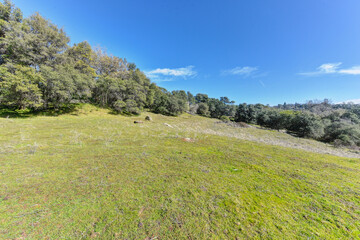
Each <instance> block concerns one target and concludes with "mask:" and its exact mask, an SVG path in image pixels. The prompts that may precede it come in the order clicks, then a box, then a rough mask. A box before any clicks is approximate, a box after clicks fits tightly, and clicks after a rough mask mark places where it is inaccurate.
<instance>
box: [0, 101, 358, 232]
mask: <svg viewBox="0 0 360 240" xmlns="http://www.w3.org/2000/svg"><path fill="white" fill-rule="evenodd" d="M146 115H150V116H151V117H152V118H153V121H152V122H144V123H143V124H134V123H133V121H134V120H143V119H144V118H145V116H146ZM217 122H218V120H214V119H207V118H202V117H199V116H191V115H187V114H184V115H182V116H180V117H178V118H174V117H166V116H162V115H156V114H151V113H144V114H142V115H141V116H136V117H124V116H118V115H112V114H108V113H107V111H106V110H103V109H97V108H95V107H92V106H88V105H85V106H84V107H83V109H81V110H79V112H78V114H77V115H73V114H64V115H60V116H58V117H47V116H36V117H29V118H8V119H7V118H0V238H2V239H88V238H99V239H358V238H360V207H359V206H360V160H359V159H358V157H359V155H358V154H357V153H351V152H348V151H346V150H338V149H334V148H332V147H330V146H328V145H325V144H322V143H318V142H315V141H312V140H306V139H298V138H294V137H291V136H289V135H287V134H283V133H278V132H274V131H264V130H259V129H255V128H246V129H245V128H234V127H230V126H227V125H226V124H224V123H217ZM166 124H167V125H166ZM188 138H189V139H188ZM270 144H271V145H270ZM286 146H291V147H295V148H299V149H293V148H287V147H286ZM301 149H303V150H301ZM304 150H306V151H304ZM312 151H313V152H312ZM315 152H320V153H331V154H333V155H338V156H333V155H329V154H327V155H325V154H319V153H315ZM339 156H351V157H353V158H345V157H339ZM356 157H357V158H356Z"/></svg>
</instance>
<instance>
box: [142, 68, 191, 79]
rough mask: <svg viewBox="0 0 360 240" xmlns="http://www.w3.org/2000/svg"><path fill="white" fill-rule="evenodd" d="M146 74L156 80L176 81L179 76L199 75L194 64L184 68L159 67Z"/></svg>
mask: <svg viewBox="0 0 360 240" xmlns="http://www.w3.org/2000/svg"><path fill="white" fill-rule="evenodd" d="M145 74H146V76H147V77H148V78H150V79H151V80H153V81H155V82H166V81H174V80H175V78H177V77H182V78H187V77H194V76H196V75H197V72H196V71H195V70H194V66H187V67H182V68H157V69H154V70H151V71H146V72H145Z"/></svg>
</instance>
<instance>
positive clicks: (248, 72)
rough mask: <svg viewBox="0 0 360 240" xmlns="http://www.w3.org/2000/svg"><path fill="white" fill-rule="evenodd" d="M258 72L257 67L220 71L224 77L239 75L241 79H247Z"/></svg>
mask: <svg viewBox="0 0 360 240" xmlns="http://www.w3.org/2000/svg"><path fill="white" fill-rule="evenodd" d="M257 71H258V68H257V67H248V66H246V67H235V68H232V69H228V70H225V71H222V73H223V74H225V75H239V76H243V77H249V76H251V75H253V74H255V73H256V72H257Z"/></svg>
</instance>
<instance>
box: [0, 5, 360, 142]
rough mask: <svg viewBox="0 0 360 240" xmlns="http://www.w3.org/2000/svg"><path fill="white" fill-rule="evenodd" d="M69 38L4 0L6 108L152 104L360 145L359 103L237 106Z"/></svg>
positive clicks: (0, 93) (0, 38)
mask: <svg viewBox="0 0 360 240" xmlns="http://www.w3.org/2000/svg"><path fill="white" fill-rule="evenodd" d="M69 42H70V38H69V36H67V34H66V33H65V32H64V30H63V29H61V28H59V27H58V26H56V25H55V24H53V23H52V22H51V21H50V20H48V19H45V18H43V17H42V16H41V15H40V14H39V13H35V14H33V15H32V16H30V17H28V18H24V17H23V14H22V12H21V10H20V9H19V8H17V7H15V6H14V5H13V4H12V3H11V1H9V0H5V1H4V2H2V3H0V107H1V108H12V109H30V110H31V111H44V110H48V109H60V108H62V107H64V106H68V105H69V104H74V103H92V104H96V105H98V106H101V107H106V108H110V109H112V111H114V112H116V113H120V114H139V113H140V112H141V111H143V110H144V109H147V110H149V111H152V112H155V113H160V114H164V115H171V116H177V115H179V114H181V113H184V112H189V113H191V114H199V115H201V116H205V117H211V118H218V119H222V120H223V121H235V122H245V123H249V124H257V125H261V126H263V127H267V128H271V129H277V130H281V129H283V130H286V131H288V132H290V133H292V134H296V135H297V136H300V137H308V138H314V139H317V140H321V141H324V142H330V143H334V144H337V145H346V146H352V147H356V146H357V147H359V146H360V128H359V123H360V120H359V119H360V108H359V106H358V105H352V104H342V105H339V104H338V105H334V104H330V103H329V101H328V100H325V101H323V102H313V101H312V102H308V103H306V104H298V103H296V104H286V103H284V104H282V105H278V106H276V107H269V106H264V105H261V104H255V105H252V104H250V105H247V104H240V105H235V102H234V101H231V100H230V99H229V98H228V97H221V98H220V99H216V98H210V97H209V96H208V95H206V94H202V93H199V94H196V95H193V94H191V93H190V92H185V91H183V90H180V91H171V92H170V91H168V90H166V89H164V88H161V87H159V86H157V85H156V84H155V83H152V82H151V81H150V79H148V78H147V77H146V75H145V74H144V73H143V72H142V71H141V70H140V69H139V68H137V66H136V65H135V64H134V63H130V62H128V61H127V60H126V59H124V58H119V57H116V56H113V55H111V54H109V53H107V52H106V51H105V50H104V49H101V48H94V47H92V46H91V45H90V44H89V43H88V42H86V41H84V42H81V43H77V44H74V45H73V46H70V45H69Z"/></svg>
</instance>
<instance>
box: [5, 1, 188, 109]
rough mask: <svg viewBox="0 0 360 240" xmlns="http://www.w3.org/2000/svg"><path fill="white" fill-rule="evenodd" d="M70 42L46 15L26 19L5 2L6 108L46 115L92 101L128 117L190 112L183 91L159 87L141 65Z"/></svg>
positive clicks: (86, 45) (82, 43)
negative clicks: (144, 112)
mask: <svg viewBox="0 0 360 240" xmlns="http://www.w3.org/2000/svg"><path fill="white" fill-rule="evenodd" d="M69 41H70V39H69V37H68V36H67V35H66V33H65V32H64V31H63V29H61V28H58V27H57V26H56V25H54V24H53V23H51V22H50V21H49V20H47V19H44V18H43V17H42V16H41V15H40V14H38V13H35V14H34V15H32V16H30V17H29V18H23V16H22V12H21V10H20V9H19V8H16V7H15V6H14V5H13V4H12V3H11V2H10V1H8V0H5V1H4V2H3V3H0V105H1V106H2V107H7V108H19V109H25V108H28V109H31V110H45V109H49V108H55V109H57V108H61V107H62V106H64V105H67V104H70V103H76V102H90V103H94V104H98V105H100V106H103V107H109V108H112V109H113V110H114V111H116V112H118V113H126V114H138V113H140V111H141V110H142V109H144V108H148V109H150V110H152V111H154V112H158V113H162V114H167V115H178V114H180V113H182V112H183V111H186V110H187V108H186V107H187V102H186V101H185V100H184V98H182V95H183V93H182V92H175V93H170V92H168V91H166V90H165V89H162V88H159V87H158V86H156V84H154V83H151V82H150V80H149V79H148V78H147V77H146V76H145V75H144V73H143V72H141V71H140V70H139V69H138V68H137V67H136V65H135V64H133V63H129V62H127V61H126V59H122V58H119V57H116V56H112V55H109V54H107V53H106V52H105V51H104V50H102V49H100V48H98V49H94V48H92V47H91V46H90V44H89V43H88V42H86V41H85V42H81V43H79V44H75V45H74V46H69ZM185 95H186V94H185Z"/></svg>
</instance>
